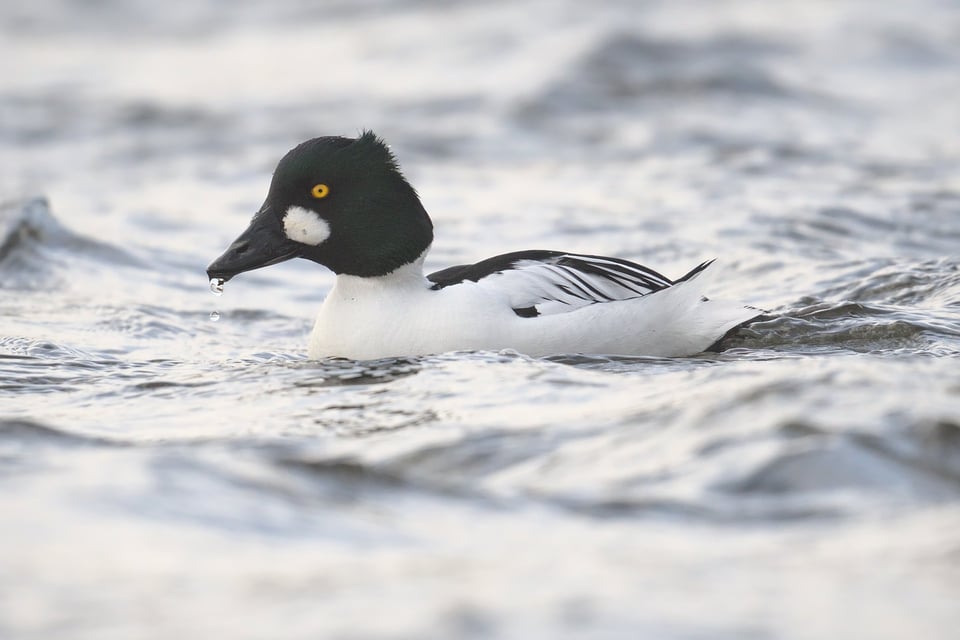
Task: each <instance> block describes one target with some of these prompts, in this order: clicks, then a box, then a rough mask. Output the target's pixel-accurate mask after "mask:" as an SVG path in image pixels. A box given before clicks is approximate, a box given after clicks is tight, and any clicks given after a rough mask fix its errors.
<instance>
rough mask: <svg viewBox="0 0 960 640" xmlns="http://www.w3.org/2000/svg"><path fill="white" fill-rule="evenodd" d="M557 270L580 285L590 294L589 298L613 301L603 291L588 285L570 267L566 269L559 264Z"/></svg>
mask: <svg viewBox="0 0 960 640" xmlns="http://www.w3.org/2000/svg"><path fill="white" fill-rule="evenodd" d="M557 268H559V269H562V270H563V271H564V272H566V274H567V276H568V277H570V278H572V279H574V280H576V281H577V282H578V283H580V286H581V287H582V288H583V289H585V290H586V291H587V292H588V293H590V294H591V297H594V298H603V299H604V300H607V301H610V300H613V299H614V298H613V297H612V296H610V295H609V294H607V293H604V292H603V291H601V290H600V289H598V288H597V287H595V286H593V285H592V284H590V283H589V282H587V281H586V280H585V279H584V278H581V277H580V276H579V275H578V274H577V272H576V271H574V270H573V269H571V268H570V267H566V266H563V265H559V264H558V265H557Z"/></svg>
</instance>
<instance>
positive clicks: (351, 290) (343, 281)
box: [336, 247, 430, 297]
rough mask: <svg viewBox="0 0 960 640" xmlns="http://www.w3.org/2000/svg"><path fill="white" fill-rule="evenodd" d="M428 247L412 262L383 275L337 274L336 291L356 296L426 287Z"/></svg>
mask: <svg viewBox="0 0 960 640" xmlns="http://www.w3.org/2000/svg"><path fill="white" fill-rule="evenodd" d="M428 251H430V247H427V248H426V249H425V250H424V251H423V253H421V254H420V255H419V256H417V258H416V259H414V260H413V261H412V262H408V263H406V264H403V265H400V266H399V267H397V268H396V269H394V270H393V271H391V272H390V273H387V274H384V275H382V276H366V277H362V276H351V275H346V274H340V275H338V276H337V283H336V291H337V293H338V294H339V295H342V296H349V297H352V296H355V295H362V294H364V293H370V292H374V291H401V290H405V289H411V288H413V289H424V288H428V287H429V282H427V280H426V278H424V277H423V261H424V259H425V258H426V257H427V252H428Z"/></svg>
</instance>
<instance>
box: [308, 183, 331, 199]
mask: <svg viewBox="0 0 960 640" xmlns="http://www.w3.org/2000/svg"><path fill="white" fill-rule="evenodd" d="M310 195H312V196H313V197H314V198H317V199H318V200H319V199H320V198H326V197H327V196H328V195H330V187H328V186H327V185H325V184H315V185H313V189H310Z"/></svg>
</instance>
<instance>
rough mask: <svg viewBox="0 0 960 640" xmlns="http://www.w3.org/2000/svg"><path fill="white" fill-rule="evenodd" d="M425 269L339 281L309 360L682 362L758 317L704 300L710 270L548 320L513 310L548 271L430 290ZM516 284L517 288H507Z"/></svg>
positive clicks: (417, 266) (543, 282) (542, 283)
mask: <svg viewBox="0 0 960 640" xmlns="http://www.w3.org/2000/svg"><path fill="white" fill-rule="evenodd" d="M422 264H423V256H421V257H420V259H418V260H417V261H415V262H414V263H411V264H408V265H405V266H403V267H401V268H399V269H397V270H396V271H394V272H392V273H390V274H388V275H386V276H382V277H379V278H359V277H355V276H344V275H341V276H338V277H337V280H336V284H335V285H334V288H333V290H331V292H330V293H329V294H328V296H327V298H326V300H324V303H323V306H322V308H321V310H320V314H319V316H318V317H317V322H316V324H315V325H314V329H313V333H312V334H311V337H310V357H312V358H322V357H328V356H340V357H346V358H352V359H372V358H381V357H387V356H401V355H422V354H429V353H441V352H445V351H455V350H499V349H515V350H517V351H520V352H522V353H526V354H528V355H531V356H543V355H551V354H558V353H593V354H600V353H603V354H621V355H650V356H684V355H691V354H694V353H699V352H701V351H703V350H704V349H707V348H708V347H709V346H710V345H712V344H713V343H714V342H716V341H717V340H718V339H720V338H721V337H723V335H724V334H725V333H726V332H727V331H729V330H730V329H732V328H733V327H736V326H737V325H739V324H741V323H743V322H745V321H747V320H749V319H750V318H752V317H755V316H756V315H758V313H759V312H758V311H757V310H756V309H751V308H747V307H744V306H742V305H737V304H733V303H725V302H720V301H713V300H709V301H707V300H704V299H703V293H704V292H703V289H704V286H705V284H706V283H707V281H708V278H705V277H704V275H705V274H706V273H707V271H708V269H707V270H704V271H703V272H701V273H698V274H696V275H695V276H693V277H691V278H690V279H688V280H686V281H684V282H679V283H677V284H675V285H672V286H670V287H668V288H665V289H662V290H660V291H656V292H654V293H649V294H647V295H644V296H637V297H632V298H627V299H622V300H617V301H614V302H603V303H596V304H593V303H584V304H582V305H580V306H574V305H572V304H568V305H564V306H563V307H562V308H564V309H565V311H566V312H564V313H559V312H557V311H558V310H559V309H560V308H561V307H560V306H558V307H556V308H552V309H551V311H553V312H552V313H546V314H544V315H540V316H537V317H532V318H527V317H520V316H518V315H517V314H516V313H515V312H514V311H513V309H514V307H515V305H516V304H518V302H517V301H518V300H519V301H520V304H522V303H523V302H528V301H529V300H530V296H531V293H530V292H531V290H536V289H537V288H538V287H540V288H544V287H549V283H550V282H551V280H550V278H549V277H548V273H549V272H548V271H544V270H540V269H534V270H532V271H530V272H529V273H525V274H524V278H521V279H511V278H508V277H496V276H499V275H501V274H496V276H490V277H487V278H482V279H481V280H480V282H472V281H465V282H462V283H459V284H454V285H449V286H446V287H444V288H442V289H432V288H431V282H429V281H428V280H426V279H425V278H424V276H423V272H422ZM502 275H504V276H506V275H507V274H506V273H504V274H502ZM521 282H522V283H523V286H522V287H519V288H512V287H515V286H516V285H517V284H518V283H521ZM508 285H509V286H508ZM543 304H545V303H543ZM556 304H557V305H562V304H563V303H560V302H557V303H556ZM539 306H540V305H538V308H539Z"/></svg>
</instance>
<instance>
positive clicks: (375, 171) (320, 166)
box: [207, 134, 759, 359]
mask: <svg viewBox="0 0 960 640" xmlns="http://www.w3.org/2000/svg"><path fill="white" fill-rule="evenodd" d="M357 165H359V166H357ZM364 187H366V188H364ZM305 194H309V197H307V195H305ZM335 198H336V199H335ZM432 239H433V233H432V224H431V223H430V219H429V217H428V216H427V214H426V211H424V210H423V208H422V206H421V205H420V201H419V199H418V198H417V196H416V193H415V192H414V191H413V189H412V188H411V187H409V185H408V184H407V183H406V181H404V180H403V178H402V176H401V175H400V174H399V171H398V170H397V168H396V164H395V162H394V161H393V157H392V155H391V154H390V153H389V151H388V150H387V149H386V147H385V146H384V145H383V144H382V143H381V142H380V141H379V140H377V139H376V138H375V137H374V136H373V135H372V134H364V135H363V136H362V137H361V138H359V139H357V140H350V139H346V138H318V139H315V140H311V141H309V142H307V143H304V144H303V145H300V146H299V147H297V148H296V149H294V150H293V151H291V152H290V153H289V154H287V156H285V157H284V159H283V160H282V161H281V163H280V165H279V166H278V168H277V171H276V173H275V175H274V181H273V184H272V185H271V189H270V194H269V195H268V196H267V201H266V202H265V203H264V206H263V208H262V209H261V211H260V212H258V214H257V215H256V216H254V220H253V222H252V223H251V225H250V228H249V229H248V230H247V231H246V232H244V234H243V235H241V237H240V238H238V239H237V241H236V242H234V244H233V245H231V247H230V249H228V250H227V252H226V253H224V255H223V256H221V257H220V258H218V259H217V260H216V261H215V262H214V263H213V264H211V265H210V268H209V269H208V272H207V273H208V275H209V276H210V277H211V278H215V279H219V280H224V281H225V280H227V279H229V278H230V277H232V276H233V275H236V274H237V273H240V272H242V271H247V270H250V269H254V268H257V267H260V266H266V265H268V264H273V263H276V262H280V261H282V260H285V259H288V258H292V257H298V256H299V257H306V258H308V259H312V260H314V261H316V262H319V263H320V264H324V265H325V266H328V267H330V268H331V269H333V270H334V271H335V272H336V273H337V279H336V284H335V285H334V287H333V289H332V290H331V291H330V293H329V294H328V295H327V297H326V299H325V300H324V303H323V306H322V307H321V309H320V313H319V316H318V317H317V321H316V324H315V326H314V329H313V332H312V334H311V337H310V348H309V354H310V357H311V358H323V357H331V356H335V357H346V358H352V359H373V358H380V357H387V356H403V355H422V354H429V353H442V352H446V351H459V350H499V349H514V350H516V351H519V352H522V353H525V354H528V355H532V356H542V355H550V354H558V353H603V354H623V355H650V356H682V355H691V354H694V353H698V352H701V351H704V350H706V349H707V348H709V347H710V346H711V345H713V344H714V343H715V342H716V341H717V340H719V339H721V338H722V337H723V336H724V335H725V334H726V333H727V332H729V331H730V330H732V329H734V328H735V327H737V326H739V325H741V324H743V323H744V322H747V321H749V320H750V319H752V318H754V317H756V316H757V315H758V314H759V311H758V310H756V309H753V308H750V307H744V306H743V305H739V304H734V303H724V302H721V301H714V300H708V299H707V298H706V297H705V296H704V291H703V288H704V285H705V283H706V281H707V268H708V267H709V264H710V263H704V264H701V265H699V266H698V267H696V268H695V269H693V270H692V271H691V272H690V273H688V274H687V275H685V276H683V277H682V278H680V279H678V280H676V281H671V280H669V279H668V278H666V277H664V276H662V275H660V274H659V273H657V272H655V271H653V270H650V269H648V268H646V267H642V266H640V265H637V264H634V263H631V262H627V261H625V260H619V259H616V258H606V257H602V256H586V255H576V254H566V253H562V252H555V251H526V252H518V253H513V254H505V255H502V256H497V257H494V258H490V259H488V260H485V261H483V262H480V263H477V264H474V265H464V266H457V267H451V268H449V269H444V270H442V271H438V272H436V273H432V274H430V275H427V276H425V275H424V273H423V261H424V257H425V256H426V253H427V251H428V250H429V247H430V243H431V241H432Z"/></svg>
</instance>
